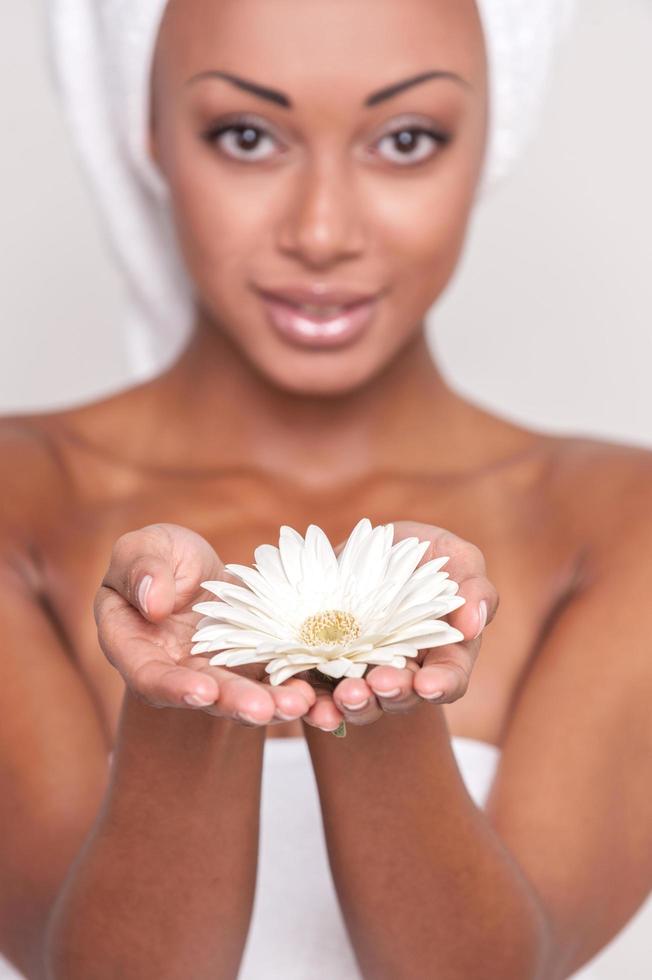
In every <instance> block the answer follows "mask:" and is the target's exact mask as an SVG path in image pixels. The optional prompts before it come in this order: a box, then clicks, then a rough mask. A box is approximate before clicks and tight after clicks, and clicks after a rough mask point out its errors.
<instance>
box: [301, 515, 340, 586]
mask: <svg viewBox="0 0 652 980" xmlns="http://www.w3.org/2000/svg"><path fill="white" fill-rule="evenodd" d="M302 560H303V574H304V577H305V578H306V579H307V581H308V582H310V583H311V584H312V585H313V588H314V589H315V590H319V591H322V590H324V591H329V590H332V589H334V588H335V587H336V585H337V578H338V565H337V558H336V556H335V552H334V551H333V547H332V545H331V543H330V541H329V540H328V538H327V537H326V535H325V534H324V532H323V531H322V529H321V528H320V527H317V525H316V524H310V526H309V527H308V530H307V531H306V543H305V548H304V549H303V554H302Z"/></svg>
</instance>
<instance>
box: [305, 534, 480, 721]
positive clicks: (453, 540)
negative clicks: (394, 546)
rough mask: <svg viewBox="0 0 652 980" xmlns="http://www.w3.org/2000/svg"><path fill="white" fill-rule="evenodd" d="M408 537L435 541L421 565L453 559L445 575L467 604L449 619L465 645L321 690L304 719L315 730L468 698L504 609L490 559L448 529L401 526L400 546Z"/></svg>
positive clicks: (425, 654) (438, 649) (426, 653)
mask: <svg viewBox="0 0 652 980" xmlns="http://www.w3.org/2000/svg"><path fill="white" fill-rule="evenodd" d="M407 537H417V538H419V540H421V541H426V540H429V541H430V547H429V548H428V550H427V551H426V553H425V555H424V556H423V558H422V559H421V562H420V564H421V565H423V564H425V562H427V561H431V560H432V559H433V558H440V557H443V556H444V555H448V556H449V559H450V560H449V561H448V562H447V563H446V565H445V566H444V571H447V572H448V574H449V576H450V578H451V579H453V581H455V582H457V583H458V584H459V590H458V593H457V594H458V595H461V596H463V597H464V599H466V602H465V604H464V605H463V606H460V607H459V608H458V609H455V610H453V612H451V613H449V614H448V615H447V616H446V617H445V618H446V621H447V622H448V623H450V625H451V626H454V627H455V628H456V629H458V630H460V632H461V633H462V634H463V635H464V640H460V641H459V642H458V643H449V644H445V645H442V646H439V647H434V648H432V649H431V650H422V651H420V653H419V656H418V657H416V658H415V659H414V660H408V662H407V664H406V666H405V667H404V668H403V669H398V668H396V667H384V666H383V667H372V668H370V669H369V670H368V671H367V673H366V674H365V675H364V677H361V678H353V677H345V678H343V679H342V680H341V681H340V682H339V683H338V684H337V686H336V687H335V689H334V691H333V692H331V691H330V689H327V688H326V687H325V686H324V688H323V689H321V690H320V688H319V687H318V688H317V700H316V702H315V705H314V706H313V707H312V708H311V709H310V710H309V711H308V713H307V715H306V716H305V718H304V719H303V720H304V721H306V722H308V723H309V724H312V725H318V726H319V727H323V726H324V725H329V726H332V723H333V721H337V719H340V720H341V719H342V718H343V719H344V720H345V721H346V722H347V724H352V725H368V724H370V723H372V722H374V721H377V720H378V719H379V718H381V717H382V716H383V714H399V713H404V712H407V711H410V710H411V709H412V708H414V707H415V705H417V704H420V703H421V702H422V701H429V702H431V703H434V704H446V703H452V702H453V701H457V700H459V698H461V697H463V695H464V694H465V693H466V691H467V689H468V686H469V681H470V679H471V672H472V670H473V667H474V664H475V661H476V659H477V657H478V653H479V652H480V645H481V643H482V635H481V634H482V630H483V629H484V627H485V625H486V624H487V623H490V622H491V621H492V619H493V618H494V616H495V614H496V610H497V608H498V603H499V597H498V593H497V591H496V589H495V587H494V586H493V584H492V583H491V582H490V581H489V579H488V578H487V575H486V565H485V559H484V555H483V553H482V551H481V550H480V549H479V548H478V547H477V546H476V545H474V544H472V543H471V542H470V541H465V540H464V539H463V538H460V537H458V536H457V535H455V534H453V533H452V532H451V531H447V530H445V529H444V528H441V527H436V526H433V525H431V524H420V523H417V522H413V521H396V522H395V523H394V542H397V541H401V540H403V538H407ZM340 547H342V545H340ZM336 550H339V549H336ZM483 604H484V612H483V609H482V607H483ZM333 727H334V726H333Z"/></svg>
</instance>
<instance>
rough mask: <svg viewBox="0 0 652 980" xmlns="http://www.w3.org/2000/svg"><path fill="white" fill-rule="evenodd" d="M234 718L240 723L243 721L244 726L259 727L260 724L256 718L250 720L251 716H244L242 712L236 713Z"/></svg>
mask: <svg viewBox="0 0 652 980" xmlns="http://www.w3.org/2000/svg"><path fill="white" fill-rule="evenodd" d="M236 717H237V718H239V719H240V721H243V722H244V723H245V724H246V725H260V722H259V721H258V719H257V718H252V716H251V715H247V714H245V712H244V711H238V714H237V716H236Z"/></svg>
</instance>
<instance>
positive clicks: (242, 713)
mask: <svg viewBox="0 0 652 980" xmlns="http://www.w3.org/2000/svg"><path fill="white" fill-rule="evenodd" d="M209 579H210V580H214V579H223V580H225V581H229V582H237V580H236V579H235V578H234V577H233V576H231V575H230V574H229V573H228V572H227V571H226V570H225V568H224V565H223V564H222V562H221V561H220V559H219V558H218V556H217V554H216V553H215V551H214V550H213V548H212V547H211V546H210V545H209V544H208V542H207V541H206V540H205V539H204V538H202V537H201V536H200V535H199V534H196V533H195V532H194V531H190V530H188V528H184V527H180V526H179V525H176V524H150V525H148V526H147V527H143V528H141V529H140V530H138V531H129V532H128V533H127V534H123V535H122V536H121V537H120V538H118V540H117V541H116V543H115V545H114V547H113V551H112V554H111V561H110V564H109V568H108V571H107V572H106V575H105V576H104V578H103V580H102V584H101V585H100V588H99V589H98V591H97V593H96V595H95V601H94V607H93V610H94V614H95V621H96V623H97V629H98V638H99V643H100V646H101V648H102V650H103V652H104V654H105V655H106V657H107V658H108V660H109V662H110V663H111V664H112V665H113V666H114V667H115V668H116V670H118V671H119V672H120V674H121V675H122V677H123V679H124V681H125V683H126V684H127V686H128V687H129V688H130V689H131V690H132V691H133V692H134V694H136V695H137V696H138V697H139V698H141V699H142V700H144V701H146V702H147V703H148V704H150V705H152V706H153V707H157V708H168V707H172V708H189V709H190V708H192V709H194V710H197V709H201V710H204V711H206V712H207V713H208V714H210V715H215V716H217V717H226V718H231V719H233V720H234V721H239V722H240V723H242V724H245V725H269V724H277V723H280V722H286V721H290V720H294V719H296V718H301V717H303V716H304V715H305V714H306V712H307V711H309V710H310V708H311V707H312V706H313V705H314V703H315V699H316V695H315V691H314V689H313V688H312V686H311V685H310V684H309V683H308V682H307V681H305V680H302V679H300V678H292V679H291V680H289V681H288V682H287V683H286V684H283V685H280V686H278V687H271V686H270V685H269V684H263V683H261V682H260V679H262V678H264V677H265V676H266V675H265V673H264V667H262V666H253V665H252V666H251V667H242V668H238V670H237V671H236V670H233V669H226V668H224V667H211V666H210V664H209V659H210V657H208V656H201V655H198V654H195V655H191V654H190V653H189V651H190V648H191V638H192V635H193V633H194V632H195V630H196V628H197V622H198V620H199V618H200V617H199V615H198V613H197V612H194V611H193V610H192V606H193V605H194V604H195V603H196V602H200V601H202V600H206V599H210V598H213V597H212V595H211V594H210V593H209V592H207V591H206V590H205V589H203V588H202V587H201V584H200V583H201V582H204V581H207V580H209Z"/></svg>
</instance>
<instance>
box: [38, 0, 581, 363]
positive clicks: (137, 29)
mask: <svg viewBox="0 0 652 980" xmlns="http://www.w3.org/2000/svg"><path fill="white" fill-rule="evenodd" d="M46 2H47V13H48V37H49V42H50V46H49V58H50V62H49V63H50V68H51V72H52V76H53V79H54V81H55V84H56V87H57V90H58V92H59V95H60V98H61V101H62V104H63V110H64V118H65V119H66V122H67V123H68V126H69V129H70V132H71V135H72V138H73V142H74V145H75V147H76V150H77V153H78V157H79V159H80V162H81V164H82V167H83V168H84V170H85V172H86V174H87V177H88V180H89V183H90V188H91V191H92V193H93V195H94V198H95V200H96V201H97V204H98V207H99V209H100V213H101V217H102V219H103V223H104V227H105V229H106V231H107V233H108V238H109V242H110V246H111V249H112V252H113V255H114V258H115V260H116V261H117V263H118V265H119V267H120V268H121V270H122V271H123V273H124V275H125V281H126V285H127V295H126V297H125V300H126V303H125V313H124V317H123V320H122V323H121V326H122V327H123V329H124V339H125V344H126V349H127V357H128V362H129V365H130V369H131V377H132V379H133V381H134V382H136V381H144V380H147V379H149V378H151V377H153V376H155V375H156V374H158V373H160V372H161V371H162V370H165V368H166V367H168V366H169V365H170V364H171V363H172V362H173V361H174V360H175V359H176V358H177V356H178V355H179V353H180V352H181V350H182V349H183V348H184V347H185V345H186V342H187V340H188V338H189V335H190V331H191V328H192V325H193V320H194V286H193V284H192V282H191V280H190V278H189V276H188V274H187V272H186V269H185V266H184V263H183V260H182V257H181V254H180V251H179V248H178V244H177V239H176V234H175V230H174V225H173V221H172V216H171V212H170V208H169V203H168V194H167V186H166V184H165V181H164V180H163V178H162V176H161V174H160V172H159V170H158V169H157V167H156V165H155V164H154V162H153V161H152V160H151V158H150V157H149V153H148V115H149V94H150V86H149V78H150V68H151V62H152V55H153V51H154V46H155V43H156V37H157V33H158V28H159V25H160V22H161V18H162V15H163V12H164V10H165V7H166V6H167V0H46ZM574 5H575V0H478V7H479V10H480V15H481V19H482V23H483V27H484V32H485V37H486V41H487V51H488V58H489V68H490V112H491V125H490V132H489V143H488V149H487V157H486V163H485V171H484V177H483V183H482V189H485V188H487V187H490V186H492V185H493V183H494V182H495V181H496V180H498V179H500V178H502V177H504V176H505V175H506V174H507V173H508V172H509V170H510V169H511V167H512V166H513V164H514V162H515V160H516V159H517V158H518V156H519V154H520V152H521V150H522V149H523V147H524V145H525V143H526V142H527V140H528V138H529V137H530V135H531V133H532V131H533V129H534V127H535V125H536V120H537V117H538V113H539V109H540V107H541V105H542V104H543V99H544V93H545V87H546V81H547V78H548V75H549V72H550V67H551V64H552V59H553V54H554V50H555V47H556V44H557V42H558V40H559V38H560V36H561V34H562V33H563V32H564V31H565V29H566V28H567V26H568V24H569V22H570V19H571V14H572V11H573V8H574Z"/></svg>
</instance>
